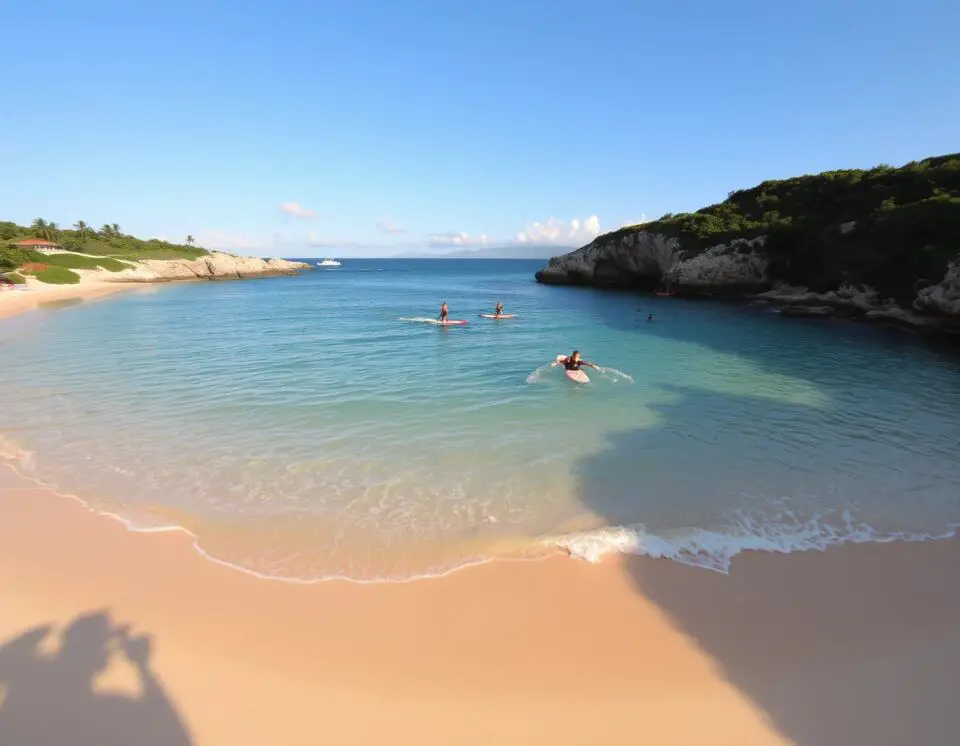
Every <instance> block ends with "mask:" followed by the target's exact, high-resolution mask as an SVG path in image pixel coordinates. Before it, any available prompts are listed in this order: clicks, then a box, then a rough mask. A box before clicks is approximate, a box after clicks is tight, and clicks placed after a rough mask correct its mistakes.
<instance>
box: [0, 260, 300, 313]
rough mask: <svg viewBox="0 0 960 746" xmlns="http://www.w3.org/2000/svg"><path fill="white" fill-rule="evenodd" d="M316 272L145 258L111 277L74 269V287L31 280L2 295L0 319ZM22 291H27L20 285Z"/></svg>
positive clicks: (296, 266)
mask: <svg viewBox="0 0 960 746" xmlns="http://www.w3.org/2000/svg"><path fill="white" fill-rule="evenodd" d="M309 269H312V268H311V267H310V265H309V264H306V263H304V262H292V261H289V260H286V259H263V258H260V257H249V256H235V255H233V254H227V253H224V252H220V251H212V252H209V253H208V254H207V256H205V257H200V258H199V259H195V260H186V259H142V260H138V261H136V262H135V263H131V265H130V267H129V269H126V270H122V271H120V272H111V271H109V270H105V269H77V270H72V271H73V273H74V274H76V275H77V276H78V277H79V278H80V280H79V282H76V283H74V284H70V285H53V284H49V283H45V282H41V281H39V280H37V279H35V278H33V277H28V278H27V284H26V286H25V287H26V290H17V289H13V290H3V291H2V292H0V320H2V319H5V318H11V317H13V316H17V315H19V314H21V313H24V312H26V311H31V310H36V309H37V308H39V307H41V306H42V305H43V304H46V303H55V302H58V301H72V300H93V299H96V298H100V297H103V296H106V295H111V294H113V293H115V292H118V291H120V290H123V289H125V288H141V289H143V288H146V287H155V286H157V285H164V284H168V283H180V282H198V281H201V280H202V281H219V280H253V279H260V278H264V277H284V276H286V277H293V276H296V275H298V274H300V273H301V272H302V271H303V270H309ZM21 287H23V286H21Z"/></svg>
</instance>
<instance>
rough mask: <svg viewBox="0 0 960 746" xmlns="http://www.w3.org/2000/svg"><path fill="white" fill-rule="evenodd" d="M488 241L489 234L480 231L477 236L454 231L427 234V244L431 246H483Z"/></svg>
mask: <svg viewBox="0 0 960 746" xmlns="http://www.w3.org/2000/svg"><path fill="white" fill-rule="evenodd" d="M488 243H490V236H488V235H487V234H486V233H481V234H480V235H479V236H471V235H470V234H469V233H463V232H456V231H449V232H447V233H429V234H427V245H428V246H431V247H433V248H440V247H450V246H485V245H486V244H488Z"/></svg>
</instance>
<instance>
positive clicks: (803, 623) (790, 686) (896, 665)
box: [577, 390, 960, 746]
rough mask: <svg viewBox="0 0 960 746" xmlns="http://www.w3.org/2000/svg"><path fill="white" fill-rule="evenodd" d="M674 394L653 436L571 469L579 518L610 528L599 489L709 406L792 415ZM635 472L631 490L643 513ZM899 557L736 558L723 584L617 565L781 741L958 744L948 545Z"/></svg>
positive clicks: (613, 442) (958, 561)
mask: <svg viewBox="0 0 960 746" xmlns="http://www.w3.org/2000/svg"><path fill="white" fill-rule="evenodd" d="M679 391H681V393H683V394H684V396H682V398H681V400H680V401H679V402H678V403H675V404H669V405H663V406H660V407H657V408H656V409H657V410H658V413H659V414H660V415H661V416H662V417H663V418H664V420H665V424H664V425H663V427H661V428H656V429H651V430H636V431H627V432H623V433H618V434H614V435H613V436H612V437H610V439H609V443H608V447H607V448H606V449H605V450H604V451H602V452H600V453H598V454H595V455H592V456H590V457H588V458H586V459H584V460H583V461H582V462H581V463H579V464H578V465H577V476H578V482H579V494H580V499H581V500H582V502H583V504H584V505H585V506H587V507H588V508H590V509H591V510H593V511H594V512H596V513H597V514H599V515H603V516H604V517H605V518H607V519H608V520H609V521H610V522H611V523H617V522H618V519H621V518H622V516H619V515H615V514H611V512H609V511H608V512H605V511H607V510H608V508H609V504H608V500H607V499H605V498H604V497H603V496H602V495H598V494H597V491H596V479H597V478H598V476H599V475H603V474H606V473H611V472H618V471H620V472H622V471H623V465H624V464H635V465H636V464H640V463H643V454H644V452H645V451H648V452H649V451H655V450H656V448H658V447H662V446H661V444H660V443H658V442H657V441H658V440H659V439H660V438H661V437H662V436H663V432H664V428H669V427H670V424H671V422H672V421H679V422H681V423H683V422H686V423H689V422H691V421H695V418H693V420H692V419H691V416H692V415H693V414H694V413H695V412H696V411H701V410H702V408H703V407H705V406H706V407H709V406H715V407H716V406H718V402H717V401H715V400H714V399H715V398H725V399H727V400H728V401H723V402H719V405H720V406H721V407H722V408H724V409H725V408H726V407H740V408H744V409H745V410H746V413H747V414H750V413H751V410H752V414H751V416H756V417H763V416H765V413H767V412H768V410H770V409H771V408H772V407H780V408H784V407H785V408H787V409H789V408H791V407H794V408H796V407H797V405H794V404H790V405H784V404H780V403H773V404H772V403H771V402H769V401H763V400H754V399H750V398H747V397H736V396H730V395H727V394H718V393H714V392H703V391H689V390H679ZM708 399H709V400H711V401H712V404H711V403H709V402H708V401H707V400H708ZM690 408H693V409H694V410H695V412H691V411H690ZM780 414H781V415H783V416H787V415H788V413H787V412H786V411H785V410H783V411H781V412H780ZM674 435H676V433H674ZM729 437H738V435H737V434H735V433H731V434H729ZM677 447H681V446H680V444H679V443H678V444H677ZM710 447H711V446H710V443H709V442H705V441H698V440H696V439H694V438H690V439H689V455H690V460H689V464H690V465H691V467H690V468H692V469H694V470H695V469H696V468H697V467H696V464H697V463H699V461H698V449H705V448H710ZM701 455H703V456H706V454H705V453H702V452H701ZM715 461H716V459H715V457H714V458H712V459H709V460H708V463H713V462H715ZM730 466H731V468H735V466H736V465H730ZM636 468H637V473H634V474H633V481H632V484H633V488H632V489H633V494H634V495H636V496H637V498H636V499H637V501H642V500H643V492H644V490H643V486H642V485H643V480H642V474H640V473H639V469H640V467H636ZM680 477H682V475H680ZM637 504H640V505H642V502H641V503H635V506H636V505H637ZM641 510H642V508H641ZM613 513H615V511H613ZM958 518H960V504H958ZM905 548H906V547H904V546H901V547H899V548H898V547H895V546H889V545H878V544H873V545H863V546H857V547H850V548H849V549H850V551H846V550H842V549H841V550H838V551H843V552H844V556H843V557H842V560H841V561H837V554H838V551H832V552H825V553H821V552H805V553H802V554H793V555H782V554H757V555H753V556H743V557H739V558H735V559H734V561H733V566H732V568H731V571H730V574H729V575H723V574H720V573H717V572H711V571H710V570H706V569H701V568H694V567H689V566H686V565H682V564H679V563H677V562H673V561H670V560H652V559H650V558H644V557H636V556H631V557H629V558H627V561H626V565H625V566H626V571H627V572H628V573H629V576H630V580H631V582H632V584H633V585H634V586H635V587H636V589H637V591H638V593H639V594H640V595H642V596H643V597H644V598H646V599H648V600H649V601H651V602H652V603H653V604H655V605H656V606H657V607H658V608H659V609H660V610H661V611H662V612H663V613H664V614H665V615H666V616H667V617H668V618H669V620H670V621H671V623H672V624H673V625H674V626H675V627H676V628H677V629H679V630H680V631H682V632H683V633H685V634H686V635H687V636H689V637H690V638H692V639H693V640H694V641H695V642H696V644H697V645H698V647H699V648H700V649H701V651H702V652H703V653H704V654H706V655H707V656H708V657H709V658H711V659H712V660H713V661H714V662H715V663H716V664H717V665H718V667H719V669H720V670H721V672H722V675H723V676H724V678H725V679H726V680H727V681H728V682H729V683H730V684H731V685H732V686H734V687H735V688H736V689H737V690H738V691H739V692H740V693H741V694H742V695H743V696H745V697H746V698H747V699H748V700H750V701H752V702H753V704H754V705H755V706H757V707H758V708H760V709H761V710H763V711H764V712H765V713H766V715H767V716H768V717H769V719H770V722H771V723H772V724H773V726H774V727H775V728H776V729H777V730H778V731H779V732H780V733H781V734H782V735H783V736H785V737H786V738H787V739H789V740H790V741H792V742H795V743H797V744H799V746H846V745H852V744H864V745H866V744H869V745H870V746H881V745H882V746H886V745H889V746H905V745H906V744H912V743H924V744H925V745H926V746H930V745H931V744H937V745H938V746H939V745H940V744H943V746H947V744H955V743H957V741H956V738H957V734H958V733H960V706H958V702H960V698H958V694H957V692H958V690H957V683H958V681H960V678H958V676H960V673H958V672H960V637H958V633H957V630H960V600H958V599H960V593H957V592H956V589H957V587H958V585H957V583H958V580H957V577H956V569H957V568H958V567H960V541H936V542H929V543H925V544H922V545H921V544H914V545H911V546H910V547H909V549H908V551H900V550H903V549H905ZM891 550H892V551H893V555H892V556H893V558H894V559H893V560H891V559H890V557H891V554H890V553H889V552H890V551H891ZM950 589H953V590H950ZM691 716H692V717H696V713H691ZM931 733H936V734H940V736H939V738H940V740H937V738H936V737H933V738H932V737H931V736H930V734H931Z"/></svg>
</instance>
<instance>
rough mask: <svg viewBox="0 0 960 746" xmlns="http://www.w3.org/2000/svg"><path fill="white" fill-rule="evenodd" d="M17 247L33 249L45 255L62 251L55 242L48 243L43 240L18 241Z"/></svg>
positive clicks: (25, 239) (26, 239)
mask: <svg viewBox="0 0 960 746" xmlns="http://www.w3.org/2000/svg"><path fill="white" fill-rule="evenodd" d="M16 245H17V246H19V247H20V248H22V249H33V250H34V251H39V252H41V253H44V254H52V253H53V252H55V251H61V248H60V247H59V246H58V245H57V244H56V243H54V242H53V241H47V240H46V239H43V238H24V239H23V240H22V241H17V243H16Z"/></svg>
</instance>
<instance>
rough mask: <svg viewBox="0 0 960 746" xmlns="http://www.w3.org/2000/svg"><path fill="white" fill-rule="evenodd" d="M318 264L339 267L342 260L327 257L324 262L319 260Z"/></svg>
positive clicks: (319, 265)
mask: <svg viewBox="0 0 960 746" xmlns="http://www.w3.org/2000/svg"><path fill="white" fill-rule="evenodd" d="M317 266H318V267H339V266H340V262H338V261H337V260H336V259H330V258H327V259H324V260H323V261H322V262H317Z"/></svg>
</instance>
